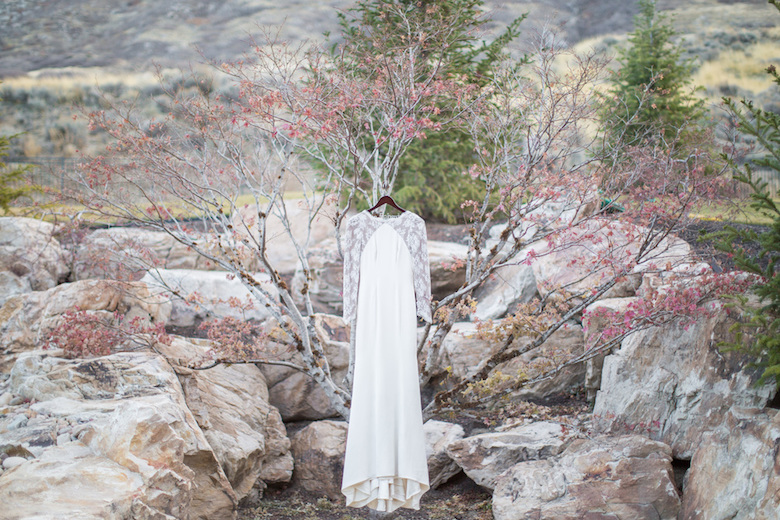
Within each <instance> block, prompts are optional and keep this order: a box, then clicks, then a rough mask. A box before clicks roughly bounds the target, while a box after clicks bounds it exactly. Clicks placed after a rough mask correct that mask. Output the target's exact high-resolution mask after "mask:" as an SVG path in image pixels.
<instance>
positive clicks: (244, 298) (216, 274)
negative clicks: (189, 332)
mask: <svg viewBox="0 0 780 520" xmlns="http://www.w3.org/2000/svg"><path fill="white" fill-rule="evenodd" d="M252 276H253V277H254V278H255V280H257V281H258V282H260V287H261V288H262V289H263V290H265V291H266V292H268V293H269V295H270V296H271V298H272V299H273V300H274V301H278V300H279V292H278V290H277V289H276V287H274V286H273V285H272V284H271V282H270V276H269V275H268V274H265V273H254V274H253V275H252ZM140 283H145V284H146V285H147V286H148V287H149V291H150V292H151V293H152V294H153V295H154V296H155V297H157V298H160V299H163V300H170V302H171V315H170V318H169V319H168V323H167V324H168V325H172V326H175V327H192V326H193V325H198V324H200V323H201V322H203V321H204V320H208V319H211V318H225V317H231V318H237V319H242V320H255V321H263V320H265V319H266V318H268V317H270V316H271V313H270V312H269V311H268V309H266V307H265V304H264V302H261V301H259V300H257V299H256V298H255V297H254V296H253V295H252V294H251V293H250V292H249V290H248V289H247V288H246V286H245V285H244V284H243V283H242V282H241V280H239V279H238V278H236V277H234V276H233V275H231V274H230V273H228V272H226V271H197V270H192V269H152V270H150V271H149V272H147V273H146V274H145V275H144V276H143V278H141V282H140Z"/></svg>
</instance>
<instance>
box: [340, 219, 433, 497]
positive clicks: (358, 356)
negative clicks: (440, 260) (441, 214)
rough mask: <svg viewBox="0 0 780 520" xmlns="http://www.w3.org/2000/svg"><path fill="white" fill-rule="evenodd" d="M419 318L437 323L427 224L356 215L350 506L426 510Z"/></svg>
mask: <svg viewBox="0 0 780 520" xmlns="http://www.w3.org/2000/svg"><path fill="white" fill-rule="evenodd" d="M416 316H420V317H421V318H422V319H424V320H425V321H428V322H430V321H431V279H430V268H429V264H428V247H427V239H426V232H425V221H424V220H423V219H422V218H421V217H420V216H419V215H417V214H415V213H412V212H410V211H406V212H404V213H401V214H400V215H398V216H394V217H385V218H380V217H375V216H373V215H371V213H369V212H368V211H363V212H360V213H358V214H357V215H355V216H353V217H351V218H350V219H349V220H348V221H347V223H346V230H345V244H344V318H345V319H346V320H347V322H351V320H353V319H354V320H355V327H354V329H353V330H354V332H355V368H354V379H353V386H352V405H351V408H350V417H349V429H348V432H347V447H346V453H345V457H344V476H343V480H342V486H341V491H342V493H343V494H344V495H345V496H346V499H347V505H348V506H352V507H362V506H368V507H370V508H372V509H375V510H377V511H388V512H389V511H393V510H395V509H397V508H399V507H407V508H412V509H419V508H420V497H421V496H422V495H423V494H424V493H425V492H426V491H427V490H428V488H429V481H428V466H427V462H426V456H425V436H424V434H423V422H422V411H421V408H420V406H421V403H420V387H419V382H418V373H417V352H416V350H417V319H416Z"/></svg>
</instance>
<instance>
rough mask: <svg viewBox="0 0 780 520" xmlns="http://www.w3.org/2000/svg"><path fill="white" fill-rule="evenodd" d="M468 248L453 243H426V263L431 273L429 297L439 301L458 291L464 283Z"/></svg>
mask: <svg viewBox="0 0 780 520" xmlns="http://www.w3.org/2000/svg"><path fill="white" fill-rule="evenodd" d="M468 250H469V248H468V246H464V245H462V244H456V243H454V242H440V241H438V240H429V241H428V262H429V263H430V272H431V296H432V298H433V299H434V300H441V299H442V298H444V297H445V296H447V295H449V294H451V293H452V292H454V291H456V290H458V289H459V288H460V286H461V285H463V282H464V281H466V264H465V260H466V255H467V254H468Z"/></svg>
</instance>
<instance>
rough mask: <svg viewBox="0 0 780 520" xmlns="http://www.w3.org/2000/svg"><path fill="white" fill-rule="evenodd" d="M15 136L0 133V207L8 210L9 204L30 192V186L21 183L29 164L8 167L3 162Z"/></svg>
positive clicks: (5, 210)
mask: <svg viewBox="0 0 780 520" xmlns="http://www.w3.org/2000/svg"><path fill="white" fill-rule="evenodd" d="M14 137H15V136H10V137H9V136H5V135H0V208H3V211H4V212H8V208H9V206H10V204H11V203H12V202H13V201H15V200H16V199H18V198H19V197H21V196H22V195H25V194H26V193H28V192H30V190H31V189H32V188H31V187H30V186H27V185H24V184H21V183H22V181H23V180H24V179H23V178H24V175H25V174H26V173H27V172H28V171H29V170H30V166H27V165H26V166H20V167H16V168H13V169H9V168H8V167H7V165H6V162H5V157H8V149H9V148H10V147H11V139H13V138H14Z"/></svg>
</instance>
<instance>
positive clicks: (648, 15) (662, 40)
mask: <svg viewBox="0 0 780 520" xmlns="http://www.w3.org/2000/svg"><path fill="white" fill-rule="evenodd" d="M675 34H676V33H675V31H674V29H673V28H672V27H671V26H670V25H669V23H668V21H667V19H666V17H665V16H663V15H660V14H658V13H657V12H656V8H655V0H639V14H638V15H637V16H636V17H635V18H634V31H633V32H632V33H630V34H629V38H628V42H629V44H630V45H629V46H628V47H626V48H623V49H621V50H620V51H619V55H618V62H619V63H620V68H619V70H618V71H617V72H616V73H615V74H614V76H613V78H612V88H611V89H610V92H609V95H607V96H604V104H603V107H602V110H601V121H602V129H603V132H604V137H605V142H606V145H607V146H608V147H613V146H614V145H615V144H616V143H619V142H622V143H627V144H629V145H632V144H640V143H641V142H642V141H644V140H645V139H648V138H653V136H656V135H659V134H660V135H663V136H664V139H666V140H669V141H671V140H674V139H676V138H677V137H678V135H677V133H678V131H679V130H680V129H683V130H682V134H681V135H679V138H680V140H681V142H682V143H683V144H684V143H685V142H686V141H688V140H689V138H690V137H691V136H692V134H693V133H696V132H697V130H699V128H698V125H697V124H688V123H690V122H693V123H699V122H701V119H702V118H703V116H704V101H703V100H701V99H697V98H696V97H695V96H694V95H693V92H692V91H690V88H689V86H690V83H691V69H692V63H691V61H690V60H686V61H683V60H681V59H680V54H681V51H682V49H681V47H680V46H679V45H675V44H673V43H672V38H673V37H674V36H675Z"/></svg>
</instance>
